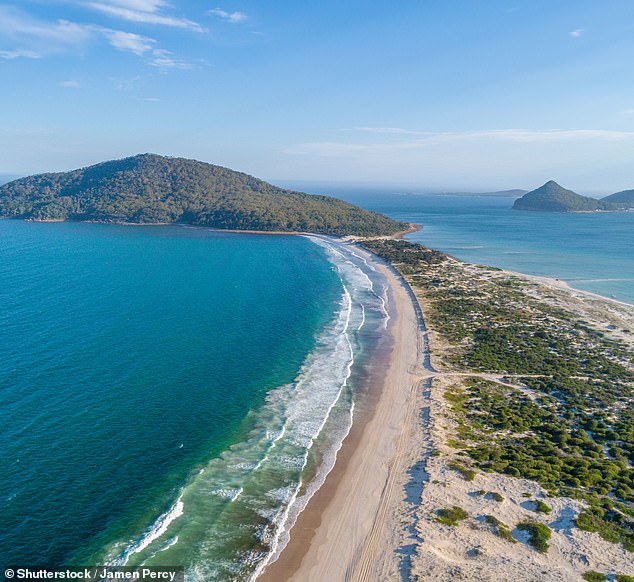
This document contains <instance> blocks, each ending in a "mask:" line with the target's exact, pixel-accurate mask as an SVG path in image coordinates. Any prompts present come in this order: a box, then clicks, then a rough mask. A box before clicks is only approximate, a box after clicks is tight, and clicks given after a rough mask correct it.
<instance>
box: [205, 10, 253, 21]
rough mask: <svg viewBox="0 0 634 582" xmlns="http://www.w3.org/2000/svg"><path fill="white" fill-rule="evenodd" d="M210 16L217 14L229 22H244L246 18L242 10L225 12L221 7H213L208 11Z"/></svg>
mask: <svg viewBox="0 0 634 582" xmlns="http://www.w3.org/2000/svg"><path fill="white" fill-rule="evenodd" d="M208 14H210V15H211V16H217V17H218V18H221V19H222V20H224V21H226V22H230V23H231V24H238V23H239V22H244V21H245V20H246V19H247V15H246V14H245V13H244V12H227V11H226V10H223V9H222V8H214V9H213V10H210V11H209V12H208Z"/></svg>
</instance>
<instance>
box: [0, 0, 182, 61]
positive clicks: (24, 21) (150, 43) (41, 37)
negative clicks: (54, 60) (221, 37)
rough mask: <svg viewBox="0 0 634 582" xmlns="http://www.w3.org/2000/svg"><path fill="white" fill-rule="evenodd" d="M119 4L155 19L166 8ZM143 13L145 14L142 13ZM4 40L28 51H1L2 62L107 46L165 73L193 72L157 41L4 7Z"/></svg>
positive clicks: (0, 20) (126, 0)
mask: <svg viewBox="0 0 634 582" xmlns="http://www.w3.org/2000/svg"><path fill="white" fill-rule="evenodd" d="M114 1H116V3H117V4H121V5H126V6H133V7H135V8H138V9H139V10H140V11H142V13H143V14H148V15H149V16H152V13H151V11H152V10H158V9H160V8H161V7H162V6H164V5H166V3H165V2H163V1H162V0H114ZM139 13H141V12H139ZM0 38H4V39H9V40H11V41H12V42H14V43H16V44H19V45H22V46H25V47H28V48H19V49H15V50H4V51H0V59H5V60H9V59H16V58H19V57H23V58H31V59H36V58H41V57H42V56H45V55H50V54H58V53H65V52H70V51H78V50H80V49H82V48H84V47H85V46H86V45H87V44H89V43H91V42H92V43H96V42H103V41H104V40H105V41H106V42H108V44H110V46H112V47H113V48H115V49H117V50H119V51H123V52H128V53H132V54H134V55H136V56H138V57H145V58H146V62H147V64H148V65H150V66H152V67H157V68H159V69H161V70H163V71H167V70H169V69H181V70H184V69H191V68H193V65H191V64H190V63H187V62H185V61H183V60H182V59H179V58H178V57H176V56H175V55H174V54H173V53H172V52H170V51H167V50H165V49H162V48H160V47H157V46H156V44H157V41H156V40H155V39H153V38H149V37H147V36H142V35H140V34H136V33H133V32H126V31H123V30H115V29H112V28H106V27H103V26H98V25H96V24H79V23H76V22H69V21H67V20H58V21H54V22H52V21H44V20H37V19H35V18H32V17H31V16H29V15H28V14H25V13H24V12H22V11H19V10H16V9H12V8H7V7H2V6H0Z"/></svg>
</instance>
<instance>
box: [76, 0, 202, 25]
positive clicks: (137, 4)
mask: <svg viewBox="0 0 634 582" xmlns="http://www.w3.org/2000/svg"><path fill="white" fill-rule="evenodd" d="M86 6H88V7H89V8H92V9H93V10H97V11H99V12H101V13H102V14H106V15H107V16H112V17H114V18H120V19H122V20H127V21H128V22H140V23H144V24H159V25H162V26H173V27H177V28H187V29H190V30H195V31H196V32H204V28H203V27H202V26H200V24H198V23H197V22H194V21H193V20H189V19H188V18H182V17H177V16H170V15H167V14H165V13H163V12H162V8H164V7H165V6H167V3H166V2H163V1H159V0H111V1H110V2H87V3H86Z"/></svg>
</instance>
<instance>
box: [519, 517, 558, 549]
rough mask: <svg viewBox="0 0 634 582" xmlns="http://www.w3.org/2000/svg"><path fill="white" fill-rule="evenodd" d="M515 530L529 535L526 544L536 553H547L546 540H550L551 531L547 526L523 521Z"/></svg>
mask: <svg viewBox="0 0 634 582" xmlns="http://www.w3.org/2000/svg"><path fill="white" fill-rule="evenodd" d="M517 529H520V530H522V531H526V532H528V534H529V535H530V538H529V540H528V543H529V544H530V545H531V546H533V547H534V548H535V549H536V550H537V551H538V552H542V553H543V554H545V553H546V552H547V551H548V547H549V546H548V540H549V539H550V535H551V531H550V528H549V527H548V526H547V525H544V524H543V523H537V522H534V521H525V522H523V523H520V524H519V525H518V526H517Z"/></svg>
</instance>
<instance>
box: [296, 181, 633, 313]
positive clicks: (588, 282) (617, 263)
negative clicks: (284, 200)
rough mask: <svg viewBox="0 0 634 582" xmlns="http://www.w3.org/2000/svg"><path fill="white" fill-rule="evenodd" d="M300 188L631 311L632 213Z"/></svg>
mask: <svg viewBox="0 0 634 582" xmlns="http://www.w3.org/2000/svg"><path fill="white" fill-rule="evenodd" d="M289 186H290V184H289ZM296 186H297V187H299V186H300V185H299V184H298V185H296ZM301 187H303V188H304V189H305V191H307V192H314V193H319V194H328V193H330V194H332V195H334V196H337V197H340V198H342V199H344V200H348V201H349V202H352V203H354V204H358V205H360V206H363V207H364V208H367V209H369V210H374V211H376V212H382V213H384V214H387V215H388V216H391V217H392V218H396V219H398V220H405V221H408V222H414V223H417V224H420V225H422V229H421V230H420V231H418V232H415V233H413V234H410V235H408V236H407V237H406V239H407V240H410V241H412V242H420V243H422V244H424V245H426V246H428V247H431V248H433V249H437V250H441V251H444V252H446V253H448V254H450V255H452V256H455V257H456V258H458V259H461V260H463V261H467V262H470V263H478V264H483V265H490V266H494V267H500V268H503V269H509V270H512V271H518V272H520V273H527V274H529V275H541V276H547V277H554V278H558V279H562V280H564V281H566V282H567V283H569V284H570V285H571V286H572V287H576V288H578V289H582V290H586V291H591V292H593V293H598V294H599V295H603V296H605V297H610V298H613V299H618V300H620V301H625V302H626V303H631V304H634V212H595V213H582V214H561V213H549V212H526V211H519V210H513V209H512V206H513V202H514V199H513V198H505V197H494V196H455V195H453V196H451V195H446V196H437V195H430V194H415V193H411V192H406V191H403V190H402V189H368V188H363V187H359V188H352V187H350V186H338V187H337V186H332V185H323V184H321V185H320V184H314V185H311V184H306V183H304V184H301Z"/></svg>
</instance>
